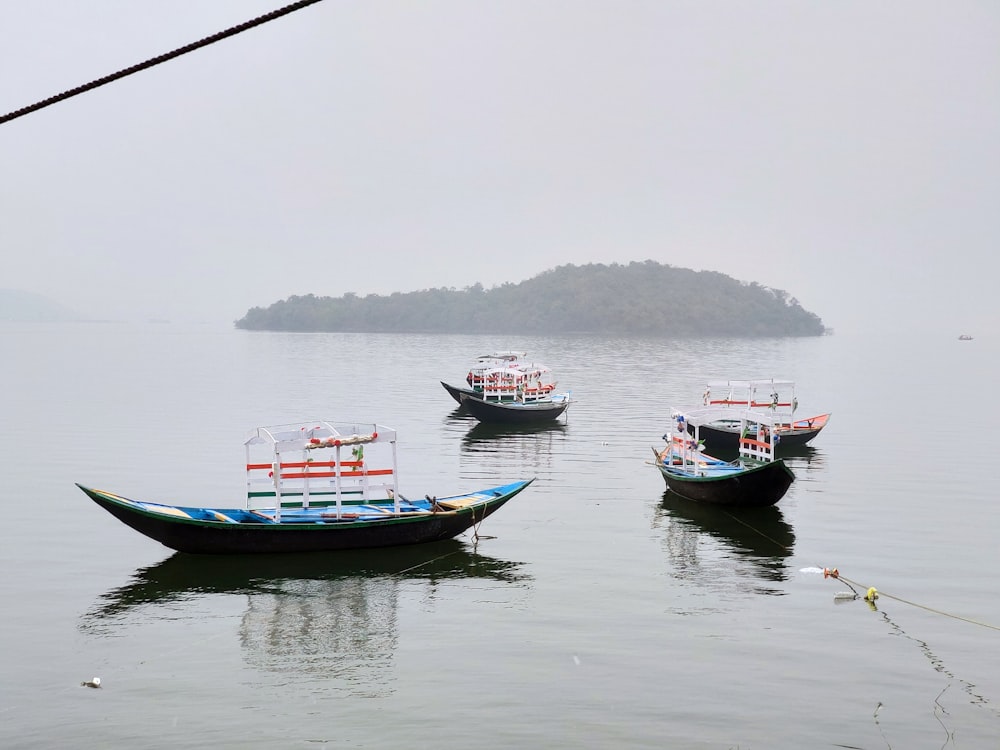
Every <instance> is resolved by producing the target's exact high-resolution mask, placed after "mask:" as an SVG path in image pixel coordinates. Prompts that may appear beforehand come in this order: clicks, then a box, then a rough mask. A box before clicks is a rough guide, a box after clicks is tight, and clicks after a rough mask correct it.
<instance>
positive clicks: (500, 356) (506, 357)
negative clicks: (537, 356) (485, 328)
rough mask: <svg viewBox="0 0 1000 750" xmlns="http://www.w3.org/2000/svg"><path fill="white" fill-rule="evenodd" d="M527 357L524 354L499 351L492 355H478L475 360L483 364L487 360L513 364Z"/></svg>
mask: <svg viewBox="0 0 1000 750" xmlns="http://www.w3.org/2000/svg"><path fill="white" fill-rule="evenodd" d="M527 356H528V355H527V353H526V352H514V351H501V352H493V353H492V354H480V355H479V356H478V357H477V358H476V361H478V362H485V361H487V360H491V359H495V360H500V361H506V362H514V361H516V360H519V359H524V358H525V357H527Z"/></svg>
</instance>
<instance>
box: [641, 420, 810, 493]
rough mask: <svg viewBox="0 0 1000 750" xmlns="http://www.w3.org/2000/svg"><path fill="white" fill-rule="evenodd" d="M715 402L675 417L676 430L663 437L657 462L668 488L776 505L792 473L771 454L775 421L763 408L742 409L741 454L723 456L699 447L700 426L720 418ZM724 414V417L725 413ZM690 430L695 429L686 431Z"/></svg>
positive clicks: (790, 480) (786, 487) (678, 491)
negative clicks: (705, 451) (734, 457)
mask: <svg viewBox="0 0 1000 750" xmlns="http://www.w3.org/2000/svg"><path fill="white" fill-rule="evenodd" d="M720 411H723V410H721V409H719V408H718V407H715V408H711V407H707V408H705V409H703V410H702V411H700V412H689V413H687V414H684V415H678V416H677V432H676V433H670V432H668V433H667V434H666V435H664V436H663V438H664V440H666V441H667V446H666V447H665V448H664V449H663V450H661V451H657V450H656V449H655V448H654V449H653V453H654V455H655V456H656V461H655V466H656V468H657V469H659V470H660V474H662V475H663V479H664V481H665V482H666V484H667V488H668V489H670V490H671V491H672V492H674V493H676V494H678V495H680V496H681V497H684V498H687V499H688V500H693V501H694V502H698V503H705V504H708V505H719V506H728V507H736V508H741V507H742V508H753V507H763V506H768V505H774V504H775V503H776V502H778V501H779V500H780V499H781V498H782V497H784V496H785V493H786V492H787V491H788V488H789V487H790V486H791V484H792V482H793V481H794V479H795V474H793V473H792V470H791V469H789V468H788V466H786V465H785V462H784V461H783V460H781V459H780V458H775V457H774V427H775V422H774V420H773V419H772V417H771V416H770V415H768V414H766V413H762V412H753V411H749V410H748V411H744V412H742V414H741V427H740V437H739V456H738V457H737V458H736V460H734V461H724V460H722V459H719V458H715V457H714V456H710V455H708V454H706V453H704V452H703V448H704V446H703V445H702V443H701V433H700V430H701V427H702V426H704V425H706V424H711V423H712V422H714V421H716V420H717V419H718V418H719V412H720ZM730 415H731V412H730ZM727 418H728V417H727ZM689 429H692V430H693V434H692V433H689V432H688V430H689Z"/></svg>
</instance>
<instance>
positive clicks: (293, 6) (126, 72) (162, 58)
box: [0, 0, 321, 125]
mask: <svg viewBox="0 0 1000 750" xmlns="http://www.w3.org/2000/svg"><path fill="white" fill-rule="evenodd" d="M320 1H321V0H299V1H298V2H295V3H290V4H289V5H286V6H284V7H283V8H278V9H277V10H272V11H271V12H270V13H265V14H264V15H262V16H258V17H257V18H253V19H251V20H249V21H245V22H244V23H241V24H238V25H237V26H232V27H230V28H228V29H226V30H225V31H220V32H218V33H217V34H212V36H207V37H205V38H204V39H200V40H198V41H197V42H192V43H191V44H186V45H184V46H183V47H178V48H177V49H175V50H173V51H172V52H167V53H166V54H163V55H157V56H156V57H151V58H149V59H148V60H146V61H145V62H141V63H139V64H138V65H133V66H131V67H128V68H124V69H122V70H119V71H118V72H116V73H112V74H111V75H107V76H104V77H103V78H98V79H96V80H93V81H91V82H90V83H85V84H83V85H82V86H77V87H76V88H73V89H69V90H68V91H64V92H62V93H61V94H56V95H55V96H50V97H49V98H48V99H43V100H42V101H40V102H36V103H35V104H31V105H29V106H27V107H22V108H21V109H15V110H14V111H13V112H9V113H8V114H6V115H3V116H0V125H2V124H4V123H5V122H10V121H11V120H16V119H17V118H18V117H23V116H24V115H26V114H29V113H31V112H37V111H38V110H40V109H44V108H45V107H48V106H50V105H52V104H55V103H56V102H61V101H63V100H64V99H69V98H71V97H74V96H76V95H77V94H82V93H84V92H85V91H90V90H92V89H96V88H99V87H101V86H104V85H105V84H108V83H111V82H112V81H117V80H118V79H119V78H125V77H126V76H130V75H132V74H133V73H138V72H139V71H140V70H145V69H146V68H152V67H153V66H154V65H159V64H160V63H164V62H166V61H167V60H173V59H174V58H175V57H180V56H181V55H186V54H187V53H188V52H193V51H194V50H196V49H200V48H202V47H207V46H208V45H210V44H214V43H215V42H218V41H221V40H223V39H226V38H227V37H231V36H235V35H236V34H240V33H242V32H244V31H247V30H249V29H252V28H254V27H255V26H260V25H261V24H265V23H267V22H268V21H273V20H274V19H276V18H281V17H282V16H287V15H288V14H289V13H294V12H295V11H297V10H301V9H302V8H305V7H306V6H308V5H315V4H316V3H318V2H320Z"/></svg>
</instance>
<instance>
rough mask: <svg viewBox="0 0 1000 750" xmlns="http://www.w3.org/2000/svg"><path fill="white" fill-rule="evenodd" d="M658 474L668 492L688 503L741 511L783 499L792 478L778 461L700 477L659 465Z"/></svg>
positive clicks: (786, 468)
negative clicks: (740, 509)
mask: <svg viewBox="0 0 1000 750" xmlns="http://www.w3.org/2000/svg"><path fill="white" fill-rule="evenodd" d="M660 472H661V473H662V474H663V478H664V480H666V483H667V487H668V488H669V489H670V491H671V492H674V493H676V494H678V495H680V496H681V497H684V498H687V499H688V500H692V501H694V502H697V503H709V504H712V505H727V506H741V507H745V508H754V507H762V506H767V505H774V504H775V503H776V502H778V501H779V500H780V499H781V498H782V497H784V496H785V493H786V492H787V491H788V488H789V487H790V486H791V484H792V481H794V479H795V475H794V474H793V473H792V470H791V469H789V468H788V467H787V466H786V465H785V463H784V461H780V460H779V461H774V462H771V463H763V464H759V465H758V466H753V467H745V468H740V469H738V470H734V471H720V472H706V473H705V474H704V475H701V476H695V475H692V474H691V473H690V472H684V471H672V470H671V467H669V466H665V465H662V464H661V465H660Z"/></svg>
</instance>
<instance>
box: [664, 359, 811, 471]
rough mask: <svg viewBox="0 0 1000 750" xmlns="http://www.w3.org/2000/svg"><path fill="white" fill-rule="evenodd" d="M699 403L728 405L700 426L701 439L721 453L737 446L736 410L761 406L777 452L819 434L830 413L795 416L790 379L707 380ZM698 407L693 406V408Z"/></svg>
mask: <svg viewBox="0 0 1000 750" xmlns="http://www.w3.org/2000/svg"><path fill="white" fill-rule="evenodd" d="M702 401H703V407H720V408H722V409H726V408H729V409H731V410H732V411H731V412H729V413H727V412H725V411H721V412H719V417H718V419H716V420H715V421H714V422H712V423H710V424H704V425H702V427H701V430H700V436H701V439H702V440H703V441H704V443H705V447H706V448H707V449H708V450H710V451H716V452H717V453H723V452H726V451H736V450H738V448H739V438H740V430H741V415H740V412H741V411H742V410H745V409H751V410H764V411H766V412H768V413H770V414H771V415H772V416H773V417H774V420H773V425H774V430H775V433H774V434H776V435H777V436H778V438H777V440H775V446H776V447H777V448H778V452H779V453H784V449H788V448H792V447H798V446H803V445H805V444H806V443H808V442H809V441H810V440H812V439H813V438H815V437H816V436H817V435H819V433H820V431H821V430H822V429H823V428H824V427H826V425H827V423H828V422H829V421H830V414H817V415H815V416H812V417H806V418H804V419H803V418H798V417H796V416H795V411H796V409H798V405H799V404H798V399H797V398H796V396H795V383H794V381H791V380H775V379H773V378H772V379H768V380H726V381H715V382H709V383H708V384H707V386H706V388H705V393H704V395H703V397H702ZM698 408H699V407H694V410H697V409H698ZM691 410H692V409H690V408H688V409H685V408H681V409H677V410H675V413H686V412H688V411H691Z"/></svg>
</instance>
